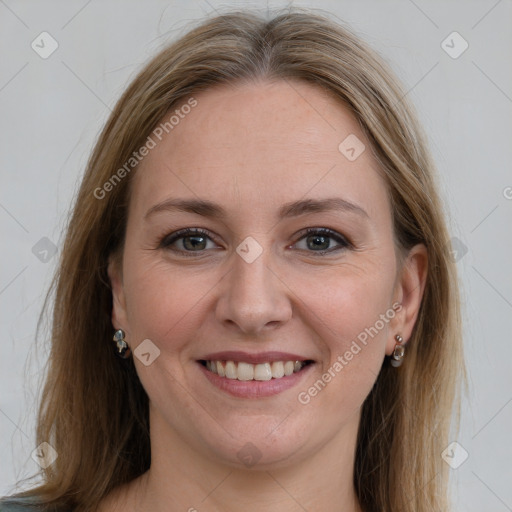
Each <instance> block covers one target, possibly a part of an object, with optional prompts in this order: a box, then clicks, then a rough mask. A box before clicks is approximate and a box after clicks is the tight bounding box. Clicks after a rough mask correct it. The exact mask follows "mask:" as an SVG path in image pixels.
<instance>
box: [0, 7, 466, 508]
mask: <svg viewBox="0 0 512 512" xmlns="http://www.w3.org/2000/svg"><path fill="white" fill-rule="evenodd" d="M434 174H435V172H434V168H433V164H432V162H431V159H430V157H429V155H428V151H427V148H426V144H425V142H424V139H423V136H422V134H421V130H420V128H419V126H418V124H417V121H416V120H415V118H414V115H413V114H412V112H411V108H410V107H409V106H408V105H407V102H406V100H405V97H404V93H403V92H402V91H401V89H400V87H399V86H398V85H397V83H396V80H395V79H394V78H393V77H392V74H391V72H390V71H389V70H388V68H387V67H386V66H385V65H384V64H383V62H382V60H381V59H380V58H379V57H378V56H376V55H375V53H374V52H373V51H372V50H370V49H369V48H368V47H367V46H366V45H365V44H363V43H362V42H361V41H360V40H359V39H358V38H356V37H355V36H354V35H353V34H352V33H351V32H350V31H348V30H347V29H346V28H344V27H341V26H339V25H337V24H335V23H333V22H332V21H330V20H328V19H327V18H324V17H321V16H318V15H316V14H312V13H309V12H304V11H293V12H288V13H286V14H282V15H278V16H276V17H274V18H273V19H271V20H265V19H263V18H262V17H260V16H258V15H255V14H250V13H233V14H230V15H225V16H219V17H216V18H214V19H211V20H208V21H206V22H204V23H203V24H202V25H201V26H199V27H198V28H196V29H194V30H192V31H191V32H189V33H188V34H187V35H185V36H184V37H183V38H181V39H180V40H179V41H177V42H175V43H174V44H172V45H171V46H169V47H168V48H166V49H164V50H163V51H162V52H160V53H159V54H158V55H157V56H156V57H155V58H154V59H153V60H152V61H151V62H150V63H149V64H148V65H147V66H146V67H145V68H144V69H143V70H142V71H141V72H140V74H139V75H138V76H137V77H136V78H135V80H134V81H133V83H132V84H131V85H130V86H129V88H128V89H127V91H126V92H125V93H124V94H123V96H122V98H121V99H120V100H119V102H118V104H117V105H116V107H115V109H114V111H113V112H112V115H111V117H110V119H109V120H108V122H107V124H106V126H105V128H104V130H103V132H102V134H101V136H100V138H99V140H98V142H97V145H96V147H95V149H94V152H93V154H92V156H91V159H90V162H89V164H88V168H87V172H86V174H85V176H84V179H83V182H82V185H81V189H80V193H79V195H78V198H77V200H76V204H75V208H74V212H73V216H72V218H71V220H70V223H69V227H68V232H67V237H66V241H65V245H64V247H63V250H62V258H61V262H60V266H59V271H58V275H57V276H56V279H55V292H56V294H55V299H54V320H53V336H52V350H51V355H50V368H49V373H48V377H47V381H46V386H45V390H44V394H43V396H44V398H43V401H42V404H41V408H40V414H39V422H38V428H37V439H38V445H39V446H40V448H39V450H40V457H41V459H42V461H43V463H42V464H41V465H42V467H43V469H42V474H43V476H44V479H45V480H44V483H43V484H41V485H38V486H37V487H34V488H33V489H31V490H30V491H27V492H25V493H21V494H20V495H18V498H17V499H16V497H10V498H9V502H7V501H6V504H4V505H2V506H0V510H2V511H3V510H17V509H15V508H11V507H13V506H14V505H15V504H17V505H18V506H21V508H20V510H25V508H26V507H28V506H29V505H30V504H36V505H38V506H39V510H62V511H67V510H74V511H79V512H82V511H93V510H98V511H100V512H110V511H116V510H122V511H136V510H137V511H139V510H151V511H156V512H158V511H160V510H167V511H168V510H173V511H174V510H189V511H194V510H198V511H202V510H208V511H221V510H222V511H228V510H229V511H231V510H233V511H234V510H237V511H238V510H244V511H251V510H260V509H262V508H263V507H266V509H267V510H280V511H283V510H290V511H291V510H343V511H350V512H352V511H364V512H370V511H397V510H403V511H415V512H424V511H425V512H426V511H427V510H428V511H430V510H449V502H448V497H447V495H448V493H447V471H448V468H447V465H446V464H445V463H444V461H443V460H442V458H441V453H442V451H443V450H444V449H445V448H446V446H447V445H448V444H449V442H450V441H451V439H450V438H449V437H448V435H449V428H450V417H451V412H452V407H453V406H454V405H455V406H457V407H456V411H458V397H459V384H460V382H461V377H463V375H464V365H463V358H462V340H461V325H460V312H459V308H460V306H459V298H458V288H457V278H456V270H455V266H454V263H453V262H452V260H451V258H450V255H449V251H448V250H447V244H448V240H449V236H448V233H447V228H446V224H445V220H444V217H443V210H442V205H441V202H440V199H439V195H438V192H437V188H436V184H435V180H434ZM42 443H47V444H42ZM45 507H46V508H45Z"/></svg>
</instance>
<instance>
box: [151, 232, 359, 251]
mask: <svg viewBox="0 0 512 512" xmlns="http://www.w3.org/2000/svg"><path fill="white" fill-rule="evenodd" d="M300 234H302V235H303V236H301V238H300V239H299V240H298V242H296V243H295V244H294V246H297V245H298V244H299V243H301V242H303V241H304V242H305V245H306V247H305V248H304V247H298V248H299V249H300V250H305V251H308V252H314V253H316V254H318V255H323V254H326V253H331V252H336V251H340V250H344V249H347V248H349V247H351V246H352V245H351V243H350V242H349V241H348V240H347V239H346V238H345V237H343V236H342V235H340V234H339V233H337V232H336V231H333V230H331V229H329V228H308V229H306V230H305V231H303V232H302V233H300ZM208 241H210V242H212V243H214V242H213V239H212V236H211V234H210V233H209V231H207V230H205V229H202V228H185V229H181V230H179V231H175V232H174V233H171V234H169V235H167V236H165V237H164V238H163V239H162V241H161V242H160V245H159V248H162V249H169V250H172V251H174V252H178V253H182V254H184V255H187V256H193V254H192V253H201V252H204V250H206V249H214V248H216V247H218V246H217V245H216V244H215V243H214V246H215V247H208ZM333 241H334V242H335V243H337V244H338V246H337V247H336V246H334V247H332V246H331V243H332V242H333ZM173 246H174V247H173ZM291 247H293V245H292V246H291ZM187 253H188V254H187Z"/></svg>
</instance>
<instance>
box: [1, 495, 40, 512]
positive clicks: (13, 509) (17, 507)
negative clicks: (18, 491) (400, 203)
mask: <svg viewBox="0 0 512 512" xmlns="http://www.w3.org/2000/svg"><path fill="white" fill-rule="evenodd" d="M42 510H43V509H42V508H41V506H39V505H38V503H37V500H36V499H35V498H34V497H32V496H30V497H16V496H7V497H4V498H1V499H0V512H30V511H32V512H39V511H42Z"/></svg>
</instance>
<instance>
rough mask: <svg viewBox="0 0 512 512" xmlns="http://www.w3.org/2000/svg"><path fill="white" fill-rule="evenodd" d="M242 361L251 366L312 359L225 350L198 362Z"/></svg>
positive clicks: (286, 353)
mask: <svg viewBox="0 0 512 512" xmlns="http://www.w3.org/2000/svg"><path fill="white" fill-rule="evenodd" d="M201 360H202V361H236V362H239V361H242V362H245V363H251V364H261V363H271V362H273V361H313V359H311V358H308V357H304V356H300V355H298V354H291V353H289V352H277V351H272V352H258V353H257V354H250V353H249V352H243V351H239V350H226V351H223V352H214V353H212V354H208V355H206V356H204V357H202V358H201V359H200V361H201Z"/></svg>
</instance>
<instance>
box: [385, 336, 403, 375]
mask: <svg viewBox="0 0 512 512" xmlns="http://www.w3.org/2000/svg"><path fill="white" fill-rule="evenodd" d="M395 340H396V345H395V350H393V354H392V356H391V359H390V361H389V362H390V363H391V366H394V367H395V368H397V367H398V366H400V365H401V364H402V363H403V359H404V354H405V347H404V346H403V345H402V344H401V343H402V342H403V341H404V339H403V338H402V336H400V335H399V334H397V335H396V336H395Z"/></svg>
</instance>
